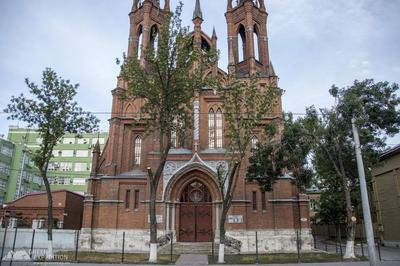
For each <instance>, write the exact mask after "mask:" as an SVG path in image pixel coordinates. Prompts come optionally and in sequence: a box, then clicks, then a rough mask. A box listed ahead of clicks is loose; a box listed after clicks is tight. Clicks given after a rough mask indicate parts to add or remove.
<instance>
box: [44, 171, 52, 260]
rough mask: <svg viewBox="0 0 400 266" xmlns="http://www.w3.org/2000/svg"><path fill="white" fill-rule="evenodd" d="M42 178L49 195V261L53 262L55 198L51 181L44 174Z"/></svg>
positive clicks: (47, 257)
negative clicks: (52, 193)
mask: <svg viewBox="0 0 400 266" xmlns="http://www.w3.org/2000/svg"><path fill="white" fill-rule="evenodd" d="M42 178H43V182H44V185H45V187H46V193H47V255H46V259H47V260H52V259H53V258H54V253H53V196H52V195H51V189H50V184H49V180H48V179H47V176H46V174H43V173H42Z"/></svg>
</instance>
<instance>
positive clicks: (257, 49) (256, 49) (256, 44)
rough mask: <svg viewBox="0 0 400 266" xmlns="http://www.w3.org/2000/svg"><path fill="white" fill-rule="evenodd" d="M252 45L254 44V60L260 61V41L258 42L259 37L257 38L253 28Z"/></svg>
mask: <svg viewBox="0 0 400 266" xmlns="http://www.w3.org/2000/svg"><path fill="white" fill-rule="evenodd" d="M253 44H254V46H253V47H254V58H255V59H256V60H257V61H261V56H260V55H261V53H260V41H259V37H258V30H257V27H256V26H254V30H253Z"/></svg>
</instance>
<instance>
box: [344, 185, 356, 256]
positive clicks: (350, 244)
mask: <svg viewBox="0 0 400 266" xmlns="http://www.w3.org/2000/svg"><path fill="white" fill-rule="evenodd" d="M342 185H343V191H344V196H345V200H346V216H347V219H346V220H347V221H346V252H345V254H344V258H345V259H354V258H355V257H356V256H355V254H354V237H355V229H356V227H355V222H354V221H353V206H352V203H351V194H350V188H349V186H348V180H347V178H343V183H342Z"/></svg>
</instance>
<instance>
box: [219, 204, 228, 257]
mask: <svg viewBox="0 0 400 266" xmlns="http://www.w3.org/2000/svg"><path fill="white" fill-rule="evenodd" d="M227 213H228V210H227V208H226V205H225V203H223V206H222V214H221V218H220V223H219V252H218V263H225V240H226V236H225V233H226V231H225V221H226V215H227Z"/></svg>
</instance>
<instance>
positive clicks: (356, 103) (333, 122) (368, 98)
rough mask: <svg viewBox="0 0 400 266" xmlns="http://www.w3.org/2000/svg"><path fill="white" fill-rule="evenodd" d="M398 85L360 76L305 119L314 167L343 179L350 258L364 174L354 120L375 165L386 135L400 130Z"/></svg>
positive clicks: (367, 156) (327, 175) (333, 179)
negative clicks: (358, 159) (360, 173)
mask: <svg viewBox="0 0 400 266" xmlns="http://www.w3.org/2000/svg"><path fill="white" fill-rule="evenodd" d="M397 91H398V85H397V84H389V83H388V82H377V83H375V82H374V81H373V80H371V79H368V80H364V81H361V82H360V81H355V82H354V84H353V85H352V86H349V87H346V88H341V89H339V88H338V87H336V86H333V87H332V89H331V90H330V94H331V95H332V96H333V97H334V98H335V104H334V105H333V106H332V107H331V108H329V109H328V108H325V109H320V112H319V113H318V112H317V110H316V109H315V108H314V107H310V108H308V109H307V115H306V117H305V118H304V120H303V123H304V128H305V132H306V134H307V136H308V137H309V138H310V139H311V140H312V141H313V146H314V147H313V151H314V159H313V160H314V166H315V170H316V172H317V173H318V176H320V177H322V178H323V179H325V181H326V183H327V184H329V183H330V184H332V183H335V182H339V184H340V187H341V189H340V191H341V193H343V197H344V201H345V206H346V207H345V208H346V224H347V227H346V229H347V230H346V231H347V233H346V237H347V243H346V252H345V258H353V257H355V255H354V236H355V222H354V220H353V219H352V217H353V215H354V205H355V202H354V198H355V197H354V196H352V191H356V190H357V193H359V192H358V178H357V177H358V175H357V172H356V171H357V165H356V160H355V151H354V142H353V136H352V128H351V119H352V118H353V117H354V118H356V119H357V126H358V127H359V129H360V139H361V146H362V147H361V148H362V151H363V157H364V162H365V170H366V173H367V175H369V176H370V171H369V170H368V169H370V168H371V167H372V166H373V165H374V164H375V163H376V162H377V159H378V154H379V152H380V151H381V150H382V149H383V148H384V147H385V135H389V136H392V135H394V134H396V133H398V132H399V125H400V113H399V111H398V110H397V109H398V105H399V103H400V98H399V97H397V95H396V92H397Z"/></svg>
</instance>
